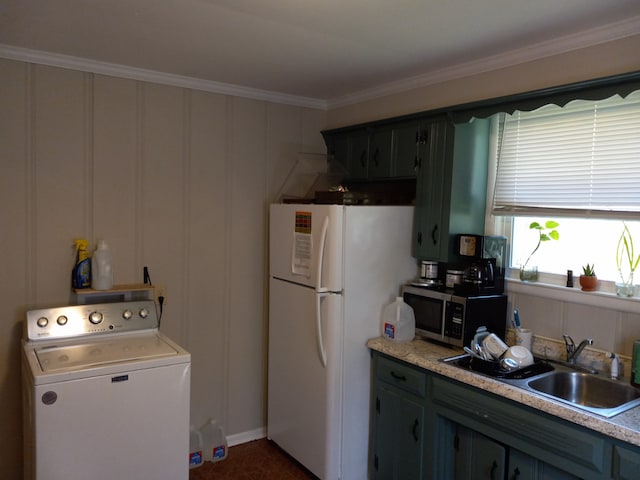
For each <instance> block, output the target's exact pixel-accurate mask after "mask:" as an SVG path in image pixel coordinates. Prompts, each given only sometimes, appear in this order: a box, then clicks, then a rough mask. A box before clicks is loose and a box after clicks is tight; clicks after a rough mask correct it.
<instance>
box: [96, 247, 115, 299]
mask: <svg viewBox="0 0 640 480" xmlns="http://www.w3.org/2000/svg"><path fill="white" fill-rule="evenodd" d="M91 272H92V276H91V288H93V289H94V290H109V289H110V288H112V287H113V270H112V268H111V252H110V251H109V246H108V245H107V242H105V241H104V240H100V241H99V242H98V247H97V248H96V251H95V252H94V253H93V257H92V258H91Z"/></svg>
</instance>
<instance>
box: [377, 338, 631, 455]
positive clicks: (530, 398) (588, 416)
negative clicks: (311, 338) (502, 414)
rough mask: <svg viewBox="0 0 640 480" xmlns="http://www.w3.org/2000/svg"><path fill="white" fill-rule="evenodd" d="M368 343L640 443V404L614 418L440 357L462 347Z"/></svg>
mask: <svg viewBox="0 0 640 480" xmlns="http://www.w3.org/2000/svg"><path fill="white" fill-rule="evenodd" d="M367 346H368V347H369V348H370V349H372V350H376V351H378V352H382V353H384V354H386V355H389V356H391V357H394V358H397V359H399V360H403V361H405V362H407V363H410V364H412V365H415V366H417V367H421V368H424V369H425V370H429V371H431V372H435V373H438V374H440V375H443V376H445V377H449V378H452V379H454V380H457V381H459V382H462V383H466V384H467V385H471V386H473V387H476V388H479V389H481V390H486V391H487V392H491V393H493V394H496V395H500V396H502V397H504V398H508V399H510V400H513V401H515V402H518V403H521V404H523V405H527V406H529V407H531V408H535V409H537V410H540V411H542V412H545V413H548V414H550V415H554V416H556V417H558V418H562V419H564V420H568V421H570V422H573V423H575V424H577V425H582V426H583V427H587V428H589V429H591V430H594V431H596V432H600V433H603V434H605V435H607V436H609V437H612V438H615V439H618V440H622V441H624V442H628V443H631V444H633V445H637V446H640V407H636V408H632V409H630V410H627V411H626V412H623V413H621V414H619V415H616V416H615V417H612V418H605V417H602V416H599V415H595V414H592V413H589V412H586V411H584V410H580V409H577V408H572V407H571V406H569V405H567V404H565V403H562V402H559V401H554V400H552V399H549V398H547V397H544V396H542V395H537V394H535V393H533V392H529V391H527V390H524V389H522V388H518V387H516V386H512V385H509V384H506V383H503V382H501V381H499V380H496V379H493V378H490V377H487V376H484V375H481V374H478V373H475V372H472V371H467V370H462V369H460V368H458V367H456V366H453V365H448V364H446V363H444V362H441V361H440V360H441V359H443V358H447V357H452V356H455V355H460V354H462V353H464V352H463V351H462V349H458V348H449V347H446V346H444V345H440V344H437V343H432V342H427V341H424V340H413V341H411V342H408V343H395V342H392V341H390V340H387V339H385V338H384V337H378V338H373V339H371V340H369V341H368V342H367Z"/></svg>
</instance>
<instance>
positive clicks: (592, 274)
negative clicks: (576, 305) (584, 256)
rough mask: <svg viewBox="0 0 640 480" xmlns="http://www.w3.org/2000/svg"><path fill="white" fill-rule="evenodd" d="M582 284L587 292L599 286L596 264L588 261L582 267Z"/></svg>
mask: <svg viewBox="0 0 640 480" xmlns="http://www.w3.org/2000/svg"><path fill="white" fill-rule="evenodd" d="M580 286H581V287H582V290H584V291H585V292H593V291H594V290H595V289H596V288H597V287H598V277H597V276H596V271H595V269H594V265H589V264H588V263H587V264H586V265H585V266H584V267H582V275H580Z"/></svg>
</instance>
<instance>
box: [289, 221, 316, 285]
mask: <svg viewBox="0 0 640 480" xmlns="http://www.w3.org/2000/svg"><path fill="white" fill-rule="evenodd" d="M312 253H313V238H312V236H311V212H296V224H295V231H294V234H293V252H292V257H293V258H292V262H291V273H293V274H295V275H304V276H305V277H309V276H311V255H312Z"/></svg>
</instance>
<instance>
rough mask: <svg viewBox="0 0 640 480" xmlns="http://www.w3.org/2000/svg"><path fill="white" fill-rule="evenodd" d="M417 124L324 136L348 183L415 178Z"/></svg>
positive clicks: (395, 125) (385, 126)
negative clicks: (350, 181) (345, 174)
mask: <svg viewBox="0 0 640 480" xmlns="http://www.w3.org/2000/svg"><path fill="white" fill-rule="evenodd" d="M416 131H417V127H416V126H415V124H405V123H400V124H397V123H393V124H388V125H376V126H369V127H361V128H353V129H349V130H341V131H338V132H335V131H328V132H323V134H324V137H325V142H326V144H327V151H328V153H329V156H330V157H331V158H332V159H333V160H334V161H335V162H337V163H338V164H340V165H341V166H342V167H343V168H344V169H345V170H346V172H347V179H348V180H372V181H375V180H384V179H402V178H404V179H406V178H415V177H416V163H415V162H416Z"/></svg>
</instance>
